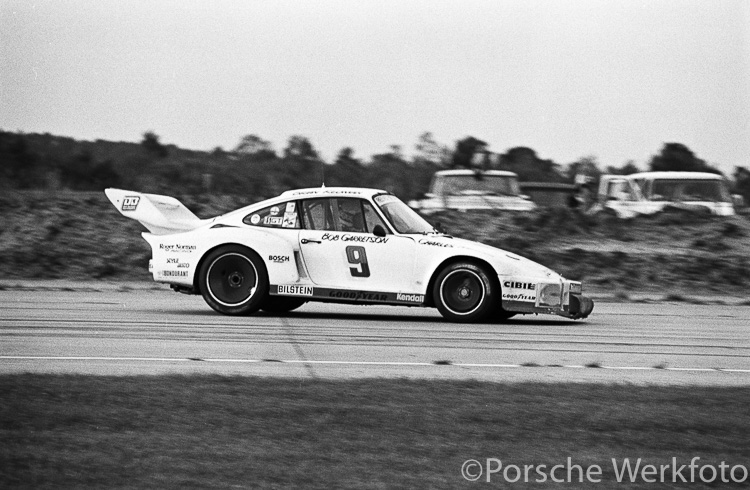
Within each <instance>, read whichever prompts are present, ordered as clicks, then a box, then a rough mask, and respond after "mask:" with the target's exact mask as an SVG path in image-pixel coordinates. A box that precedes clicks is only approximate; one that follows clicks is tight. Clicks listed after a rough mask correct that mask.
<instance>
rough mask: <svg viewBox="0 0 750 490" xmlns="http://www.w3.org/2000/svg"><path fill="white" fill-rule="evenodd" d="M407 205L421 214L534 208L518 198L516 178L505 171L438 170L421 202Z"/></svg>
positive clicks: (534, 206) (411, 202)
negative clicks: (450, 210) (447, 211)
mask: <svg viewBox="0 0 750 490" xmlns="http://www.w3.org/2000/svg"><path fill="white" fill-rule="evenodd" d="M409 206H411V207H412V208H414V209H416V210H417V211H419V212H421V213H423V214H430V213H434V212H437V211H441V210H444V209H458V210H462V211H466V210H474V209H505V210H509V211H531V210H533V209H535V208H536V205H535V204H534V203H533V202H532V201H531V200H530V199H529V198H528V196H524V195H521V189H520V187H519V185H518V175H516V174H515V173H513V172H507V171H504V170H486V171H481V170H440V171H438V172H435V175H433V177H432V182H431V183H430V191H429V192H428V193H427V194H425V196H424V199H419V200H416V201H410V202H409Z"/></svg>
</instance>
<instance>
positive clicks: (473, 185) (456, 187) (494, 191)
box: [432, 173, 521, 196]
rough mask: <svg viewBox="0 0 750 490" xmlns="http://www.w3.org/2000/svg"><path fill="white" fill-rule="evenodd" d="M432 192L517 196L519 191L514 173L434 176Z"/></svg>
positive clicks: (439, 193) (440, 193) (441, 193)
mask: <svg viewBox="0 0 750 490" xmlns="http://www.w3.org/2000/svg"><path fill="white" fill-rule="evenodd" d="M432 192H433V193H434V194H437V195H449V196H451V195H453V196H455V195H471V194H479V195H489V196H517V195H519V194H520V193H521V191H520V189H519V187H518V179H517V178H516V177H515V176H514V175H487V174H482V173H479V174H473V175H440V176H437V177H435V182H434V184H433V186H432Z"/></svg>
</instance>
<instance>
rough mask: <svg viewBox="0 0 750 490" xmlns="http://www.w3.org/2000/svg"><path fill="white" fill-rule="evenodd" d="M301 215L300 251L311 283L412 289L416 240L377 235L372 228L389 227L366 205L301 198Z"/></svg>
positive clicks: (354, 200)
mask: <svg viewBox="0 0 750 490" xmlns="http://www.w3.org/2000/svg"><path fill="white" fill-rule="evenodd" d="M300 211H301V216H302V221H303V229H302V230H300V232H299V247H300V253H301V255H302V258H303V260H304V262H305V267H306V268H307V272H308V274H309V275H310V279H311V280H312V282H314V283H315V284H318V285H320V286H323V287H330V288H338V289H352V290H362V291H383V292H414V291H415V285H414V283H413V281H414V273H413V271H414V253H415V248H416V242H415V241H414V240H413V239H412V238H410V237H407V236H398V235H393V234H387V235H386V236H376V235H375V234H374V233H373V231H372V230H373V229H374V227H375V226H376V225H380V226H383V228H384V229H386V230H387V229H388V227H387V226H385V223H383V222H382V218H381V217H380V216H379V214H378V213H377V212H376V211H375V209H374V207H373V205H372V204H371V203H370V202H369V201H367V200H364V199H359V198H350V197H344V198H342V197H335V198H333V197H332V198H317V199H306V200H304V201H301V209H300Z"/></svg>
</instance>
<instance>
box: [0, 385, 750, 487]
mask: <svg viewBox="0 0 750 490" xmlns="http://www.w3.org/2000/svg"><path fill="white" fill-rule="evenodd" d="M0 393H2V397H1V398H0V424H1V425H0V437H1V438H2V441H3V443H2V445H1V447H2V449H0V487H2V488H11V487H34V488H44V487H54V488H63V487H91V488H105V487H106V488H111V487H130V488H143V487H152V488H153V487H158V488H214V487H219V488H227V487H240V488H326V489H328V488H456V487H462V486H464V485H466V486H469V485H470V484H469V483H468V482H466V481H465V480H464V478H462V476H461V467H462V464H463V462H464V461H466V460H468V459H476V460H479V461H481V462H485V461H486V459H487V458H497V459H499V460H501V461H502V462H503V464H505V465H508V464H515V465H518V466H520V467H521V468H523V466H524V465H535V466H538V465H542V464H544V465H547V467H546V468H548V469H549V468H551V467H552V466H553V465H557V464H566V461H567V458H568V457H570V458H571V461H572V462H573V463H574V464H577V465H580V466H582V467H583V468H584V469H586V468H587V467H589V466H591V465H599V466H600V467H601V469H602V475H601V476H600V477H599V478H600V479H601V482H600V483H589V484H588V485H587V480H584V483H583V484H581V483H580V482H579V481H578V478H579V477H578V473H577V472H576V471H575V470H574V472H573V480H574V481H573V483H571V485H568V486H572V487H575V488H585V487H587V486H591V487H604V488H612V487H615V486H616V487H617V488H638V487H643V488H648V487H649V484H648V483H644V482H643V480H641V479H639V478H637V482H636V483H633V484H630V483H628V484H625V483H623V484H618V483H617V475H616V473H615V471H614V468H613V463H612V459H613V458H615V459H616V460H617V461H618V464H620V463H621V462H622V461H623V460H624V458H629V459H630V460H632V462H633V463H635V460H636V459H637V458H642V460H643V464H653V465H656V466H657V468H658V465H663V464H670V463H671V462H672V461H673V460H672V458H676V460H677V462H678V463H679V464H688V463H689V462H690V460H691V459H692V458H694V457H696V456H697V457H700V458H701V459H700V464H701V465H706V464H711V465H713V466H714V467H715V468H717V469H718V468H719V465H720V463H721V462H722V461H724V462H726V464H728V465H729V466H730V467H732V466H734V465H744V466H745V467H750V447H748V445H747V441H748V440H750V412H748V410H747V406H748V402H750V387H747V388H736V387H734V388H718V387H717V388H712V387H657V386H654V387H642V386H631V385H600V384H536V383H525V384H507V385H506V384H495V383H480V382H471V381H469V382H467V381H411V380H356V381H330V380H288V379H268V378H247V377H223V376H142V377H88V376H74V375H32V374H25V375H6V376H0ZM682 474H683V475H685V474H686V472H685V471H684V470H683V472H682ZM736 474H737V476H741V475H740V474H739V473H736ZM709 475H710V474H709ZM508 476H509V477H510V478H513V473H512V472H511V473H510V474H509V475H508ZM557 476H558V478H565V474H564V471H563V472H561V473H558V475H557ZM668 476H669V477H670V478H671V474H668ZM687 476H688V478H689V473H687ZM529 477H530V480H529V482H528V483H524V479H523V477H522V479H521V481H520V482H521V483H522V484H524V486H528V487H529V488H534V487H539V486H542V487H544V486H558V487H559V486H560V485H559V484H552V483H551V482H549V481H548V482H547V483H544V484H542V483H537V482H535V479H540V477H539V475H538V474H536V473H534V472H533V471H532V473H531V474H530V475H529ZM481 481H482V482H485V483H486V480H485V479H484V477H483V478H482V480H481ZM626 481H628V479H627V478H626ZM492 482H493V483H494V485H493V486H496V487H497V486H498V485H499V486H504V485H503V483H504V482H505V480H503V476H502V472H500V473H498V474H495V475H493V479H492ZM701 485H702V484H701V483H698V484H695V485H690V487H691V488H701ZM484 486H487V485H484ZM563 486H566V485H563Z"/></svg>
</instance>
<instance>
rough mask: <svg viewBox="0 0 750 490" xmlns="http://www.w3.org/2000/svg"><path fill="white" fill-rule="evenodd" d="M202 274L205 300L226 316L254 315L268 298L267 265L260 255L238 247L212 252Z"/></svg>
mask: <svg viewBox="0 0 750 490" xmlns="http://www.w3.org/2000/svg"><path fill="white" fill-rule="evenodd" d="M199 274H200V275H199V281H200V290H201V294H203V299H205V300H206V303H208V305H209V306H210V307H211V308H213V309H214V310H216V311H218V312H219V313H224V314H225V315H249V314H251V313H255V312H256V311H258V309H259V308H260V306H261V303H262V300H263V298H265V297H267V295H268V272H267V271H266V266H265V264H263V261H262V259H261V258H260V257H259V256H258V254H256V253H255V252H253V251H252V250H250V249H248V248H245V247H241V246H239V245H227V246H224V247H220V248H218V249H216V250H214V251H212V252H210V253H209V255H208V256H207V257H206V260H205V261H204V262H203V265H202V266H201V269H200V272H199Z"/></svg>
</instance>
